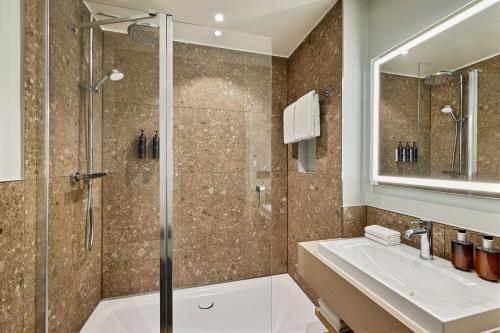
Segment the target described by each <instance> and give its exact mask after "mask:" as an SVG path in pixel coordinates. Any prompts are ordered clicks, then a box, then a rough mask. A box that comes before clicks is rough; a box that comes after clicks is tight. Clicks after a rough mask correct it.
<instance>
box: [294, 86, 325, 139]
mask: <svg viewBox="0 0 500 333" xmlns="http://www.w3.org/2000/svg"><path fill="white" fill-rule="evenodd" d="M295 104H296V106H295V126H294V127H295V131H294V136H295V140H296V141H302V140H308V139H312V138H315V137H317V136H319V135H320V131H319V97H318V95H317V94H316V91H314V90H313V91H310V92H309V93H307V94H306V95H304V96H302V97H301V98H299V100H298V101H297V102H295Z"/></svg>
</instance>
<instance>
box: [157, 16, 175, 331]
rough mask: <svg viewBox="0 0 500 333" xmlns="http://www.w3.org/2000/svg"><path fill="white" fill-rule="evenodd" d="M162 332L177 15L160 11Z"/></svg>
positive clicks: (169, 240)
mask: <svg viewBox="0 0 500 333" xmlns="http://www.w3.org/2000/svg"><path fill="white" fill-rule="evenodd" d="M159 16H160V75H159V77H160V133H162V135H161V136H160V332H161V333H172V332H173V297H172V296H173V284H172V276H173V275H172V269H173V265H172V262H173V232H172V227H173V195H174V189H173V184H174V161H173V157H174V147H173V140H174V134H173V131H174V126H173V122H174V104H173V96H174V88H173V18H172V16H170V15H167V14H163V13H162V14H160V15H159Z"/></svg>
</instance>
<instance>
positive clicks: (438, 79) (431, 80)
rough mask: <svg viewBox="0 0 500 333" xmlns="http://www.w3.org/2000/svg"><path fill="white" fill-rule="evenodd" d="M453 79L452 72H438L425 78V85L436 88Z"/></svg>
mask: <svg viewBox="0 0 500 333" xmlns="http://www.w3.org/2000/svg"><path fill="white" fill-rule="evenodd" d="M452 79H453V72H449V71H439V72H437V73H434V74H431V75H429V76H427V77H426V78H425V84H426V85H428V86H438V85H441V84H445V83H448V82H450V81H451V80H452Z"/></svg>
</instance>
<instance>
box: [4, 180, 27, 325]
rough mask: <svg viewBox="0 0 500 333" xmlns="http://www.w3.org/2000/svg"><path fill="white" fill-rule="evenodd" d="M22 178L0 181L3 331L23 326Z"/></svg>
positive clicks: (23, 249) (23, 222)
mask: <svg viewBox="0 0 500 333" xmlns="http://www.w3.org/2000/svg"><path fill="white" fill-rule="evenodd" d="M24 205H25V203H24V182H4V183H0V230H1V234H0V236H1V237H0V249H1V252H2V253H3V254H4V255H2V257H1V258H0V273H1V276H2V279H1V281H0V287H1V289H0V296H1V312H0V323H1V324H2V327H5V330H6V332H7V331H10V332H16V331H21V330H22V329H23V313H24V305H25V303H24V299H23V277H24V251H25V248H24V243H23V238H24V232H25V230H24V224H25V221H24Z"/></svg>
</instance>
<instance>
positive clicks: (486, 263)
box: [475, 235, 500, 282]
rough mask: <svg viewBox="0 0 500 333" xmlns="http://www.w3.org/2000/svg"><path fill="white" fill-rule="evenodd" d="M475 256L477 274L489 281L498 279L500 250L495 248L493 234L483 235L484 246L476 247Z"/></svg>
mask: <svg viewBox="0 0 500 333" xmlns="http://www.w3.org/2000/svg"><path fill="white" fill-rule="evenodd" d="M475 257H476V273H477V275H479V277H481V278H483V279H485V280H488V281H493V282H496V281H498V280H499V275H500V271H499V264H500V251H499V250H498V249H495V248H493V237H492V236H486V235H485V236H483V246H478V247H476V256H475Z"/></svg>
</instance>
